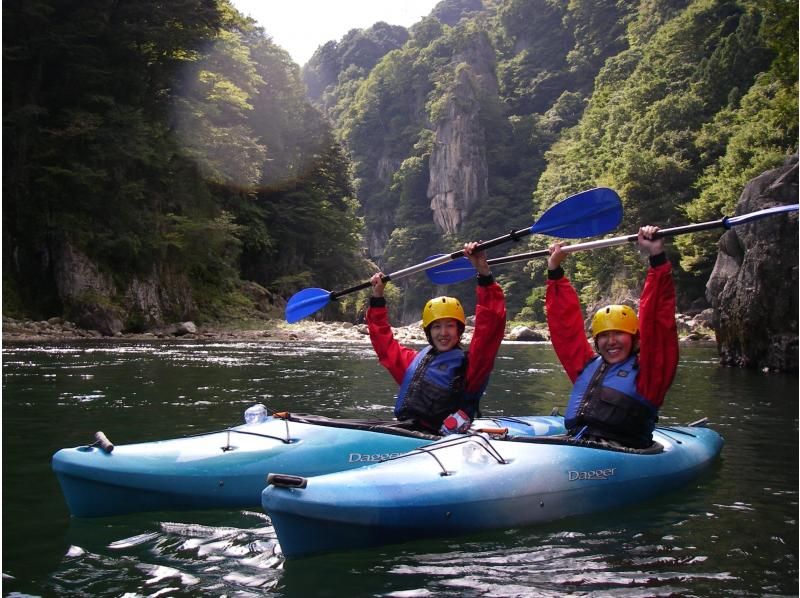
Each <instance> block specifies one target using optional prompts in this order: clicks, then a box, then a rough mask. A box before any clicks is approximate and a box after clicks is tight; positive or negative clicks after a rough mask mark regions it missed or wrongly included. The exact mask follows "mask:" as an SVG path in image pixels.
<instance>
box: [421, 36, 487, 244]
mask: <svg viewBox="0 0 800 598" xmlns="http://www.w3.org/2000/svg"><path fill="white" fill-rule="evenodd" d="M478 40H480V41H479V42H478V43H476V44H470V45H468V47H467V48H466V49H465V53H464V54H460V55H457V56H454V58H453V62H454V64H456V65H457V66H456V71H455V83H454V87H453V90H452V93H451V97H450V100H449V101H448V105H447V110H446V114H445V116H444V117H443V118H441V119H440V120H439V122H438V123H437V127H436V136H435V142H434V147H433V150H432V151H431V157H430V161H429V165H430V166H429V167H430V179H429V182H428V198H429V199H430V202H431V203H430V205H431V210H433V220H434V222H435V223H436V225H437V226H438V227H439V229H440V230H441V231H443V232H445V233H448V234H452V233H455V232H457V231H458V230H459V229H460V228H461V225H462V223H463V222H464V218H465V216H466V214H467V213H468V212H469V210H470V209H471V208H472V206H474V205H476V204H479V203H481V202H483V201H485V199H486V198H487V197H488V193H489V192H488V177H489V173H488V167H487V163H486V135H485V131H484V128H483V124H482V123H481V97H496V96H497V79H496V75H495V70H494V69H495V62H494V51H493V50H492V46H491V43H490V42H489V40H488V39H487V38H485V37H484V36H481V37H479V38H478Z"/></svg>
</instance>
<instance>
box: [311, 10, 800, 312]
mask: <svg viewBox="0 0 800 598" xmlns="http://www.w3.org/2000/svg"><path fill="white" fill-rule="evenodd" d="M436 12H441V13H446V14H447V15H448V17H447V19H446V20H442V19H437V18H435V13H436ZM459 14H460V15H463V18H459V17H458V16H455V15H459ZM410 33H411V38H410V40H409V41H408V42H406V43H405V44H404V45H403V46H402V47H400V48H397V49H395V50H392V51H390V52H387V53H386V54H385V56H383V58H382V59H381V60H380V61H379V62H377V64H376V65H375V66H374V67H373V68H372V69H371V70H367V69H365V68H363V67H360V66H359V67H356V66H354V65H355V64H356V62H357V59H354V60H353V61H352V62H350V63H348V61H347V60H346V59H345V57H354V56H355V57H357V56H359V52H360V51H361V49H362V48H370V49H371V48H373V47H375V44H374V43H373V44H372V45H365V42H364V40H365V39H374V38H376V37H377V38H379V39H383V40H385V39H386V38H385V31H384V30H383V29H379V28H373V29H371V30H364V31H360V32H357V31H353V32H351V33H350V34H349V35H348V36H347V37H346V38H344V39H342V40H341V41H340V42H339V43H338V44H329V45H327V46H325V47H324V48H321V49H320V51H318V52H317V53H316V54H315V55H314V57H312V59H311V61H310V62H309V64H307V65H305V67H304V70H303V75H304V78H305V80H306V81H310V80H314V81H328V82H331V83H330V84H329V85H328V86H327V87H325V88H324V89H320V88H319V87H317V88H312V94H311V96H312V99H313V100H314V101H315V103H316V104H317V105H318V106H320V108H321V109H322V110H324V111H325V112H326V114H327V115H328V116H329V117H330V118H331V120H332V122H333V123H334V124H335V127H336V133H337V135H338V137H339V138H340V139H341V140H342V142H343V143H344V145H345V146H346V147H347V148H348V150H349V151H350V154H351V158H352V160H353V165H354V169H355V173H356V182H357V195H358V198H359V201H360V203H361V206H362V209H363V214H364V216H365V226H366V233H367V237H366V238H367V244H368V247H369V250H370V254H371V255H372V256H374V257H375V259H377V260H378V261H379V263H380V264H381V266H383V267H384V268H385V269H388V270H391V269H394V268H397V267H401V266H402V265H403V264H408V263H414V262H415V261H419V260H421V259H424V257H425V256H427V255H430V254H432V253H437V252H441V251H442V250H443V249H447V250H451V249H453V248H455V247H457V246H458V245H459V243H460V242H462V241H464V240H469V239H477V238H489V237H494V236H497V235H500V234H502V233H504V232H507V231H508V230H510V229H512V228H520V227H522V226H525V225H526V224H529V223H530V222H531V219H532V218H533V217H534V216H535V215H537V214H539V213H541V212H542V211H543V210H544V209H545V208H547V207H549V206H550V205H552V204H553V203H555V201H556V200H559V199H562V198H563V197H565V196H566V195H569V194H571V193H574V192H577V191H580V190H582V189H586V188H589V187H594V186H597V185H605V186H609V187H612V188H614V189H616V190H617V191H618V192H619V193H620V195H621V196H622V198H623V202H624V205H625V214H626V216H625V221H624V224H623V227H622V228H624V230H622V229H621V232H625V233H627V232H635V230H636V229H637V228H638V226H639V225H640V224H643V223H648V222H652V223H656V224H659V225H661V226H669V225H677V224H683V223H687V222H693V221H698V220H704V219H716V218H719V217H721V216H723V215H725V214H730V213H732V210H733V208H734V205H735V202H736V200H737V198H738V197H739V194H740V193H741V191H742V188H743V186H744V183H745V182H746V181H747V180H748V179H749V178H751V177H753V176H755V175H756V174H758V173H760V172H762V171H764V170H767V169H769V168H773V167H775V166H777V165H780V164H781V163H782V162H783V161H784V159H785V158H786V156H787V155H789V154H791V153H792V152H794V151H796V148H797V4H796V3H795V2H783V1H764V2H749V1H741V0H740V1H713V0H694V1H688V0H684V1H681V0H661V1H641V2H618V1H615V0H572V1H570V2H566V1H565V2H552V1H548V0H506V1H502V2H497V1H495V2H493V1H488V0H487V1H484V2H483V3H481V2H478V1H475V0H471V1H467V0H446V1H444V2H441V3H440V4H439V5H438V6H437V10H436V11H434V15H432V16H431V17H429V18H427V19H424V20H423V21H421V22H420V23H418V24H417V25H415V26H413V27H412V28H411V30H410ZM384 46H385V47H390V46H391V44H389V43H384ZM337 52H338V54H337ZM333 57H336V59H334V58H333ZM373 60H374V56H371V57H370V61H373ZM331 65H339V66H338V67H337V70H336V72H335V73H332V72H330V70H329V69H330V68H331ZM453 130H455V132H453ZM442 147H444V148H445V151H447V152H449V156H450V157H452V155H454V154H455V155H456V159H455V160H453V159H452V158H451V160H450V163H449V164H448V163H447V160H446V159H444V160H443V159H442V155H443V153H444V152H443V151H442V149H441V148H442ZM453 162H455V164H454V163H453ZM448 169H449V171H448ZM458 169H460V170H461V171H462V172H467V173H470V172H473V173H478V176H477V178H478V180H477V184H475V182H474V181H470V180H469V179H467V180H459V179H458V177H454V176H452V171H453V170H458ZM482 178H485V181H483V180H481V179H482ZM441 188H446V189H449V195H447V196H446V197H445V199H444V200H442V199H441V197H440V196H439V190H440V189H441ZM431 209H432V210H433V218H432V217H431V212H430V210H431ZM442 214H443V215H442ZM454 220H455V221H456V222H457V225H456V226H448V223H451V222H452V221H454ZM717 237H718V235H716V236H714V234H713V233H711V234H706V235H703V236H700V235H692V236H687V237H682V238H679V239H678V240H677V241H676V243H675V244H674V245H672V244H671V245H670V249H669V252H670V258H671V259H672V260H673V262H674V263H675V265H676V266H677V268H676V272H677V278H678V284H679V292H680V302H681V306H682V308H684V309H688V308H689V306H690V305H691V304H692V303H694V304H695V305H702V304H703V303H704V299H703V293H704V286H705V281H706V280H707V279H708V275H709V273H710V271H711V268H712V266H713V264H714V258H715V255H716V249H717V246H716V238H717ZM549 242H551V240H550V239H547V238H539V239H533V240H532V241H531V244H532V245H534V246H535V247H536V248H542V247H545V246H546V245H547V244H548V243H549ZM384 247H385V249H384ZM636 259H637V258H636V257H635V255H634V254H633V252H631V251H630V250H626V249H619V250H604V251H602V252H593V253H592V254H583V255H579V256H576V257H575V258H574V259H571V260H570V261H569V266H568V271H569V273H570V275H571V276H572V277H573V278H574V279H576V280H578V281H579V282H580V283H582V285H583V286H582V288H583V295H584V297H583V298H584V300H585V301H587V302H588V303H590V304H591V303H593V302H596V301H602V300H607V299H609V298H613V299H617V300H621V299H624V298H629V297H631V296H635V295H636V294H637V286H638V284H640V283H641V276H642V275H643V270H644V269H643V268H641V267H633V266H634V263H635V262H636ZM497 273H498V274H500V276H499V278H500V281H501V283H502V284H503V286H504V288H505V289H506V292H507V295H508V298H509V305H510V308H511V312H512V314H518V315H519V316H520V317H523V318H530V319H533V320H538V321H541V320H542V319H543V305H542V294H543V287H544V285H543V282H544V266H543V263H542V262H541V261H540V262H538V263H532V264H530V265H529V268H528V270H527V271H526V270H525V269H523V268H522V267H520V266H519V265H516V266H508V267H503V270H502V273H501V272H500V270H499V268H498V272H497ZM401 284H402V285H403V286H404V287H405V289H406V292H405V299H406V300H405V301H404V302H403V304H404V305H405V306H406V309H404V310H403V315H404V317H405V319H407V320H408V319H413V318H414V316H415V314H414V310H415V309H416V306H418V305H419V304H420V303H421V301H423V300H424V298H425V297H426V296H427V295H429V294H430V293H432V292H435V290H434V289H433V288H432V287H430V286H426V285H425V283H424V280H422V281H421V280H417V279H414V280H409V281H403V282H402V283H401ZM458 288H459V289H462V288H463V290H459V291H458V292H460V293H462V294H464V295H469V294H471V292H470V291H469V288H468V285H466V286H464V287H458ZM453 292H456V291H453Z"/></svg>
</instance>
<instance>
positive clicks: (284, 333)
mask: <svg viewBox="0 0 800 598" xmlns="http://www.w3.org/2000/svg"><path fill="white" fill-rule="evenodd" d="M677 321H678V334H679V337H680V340H681V342H690V343H698V342H699V343H709V344H715V338H714V332H713V330H711V328H710V327H709V322H708V321H707V320H706V319H704V318H702V317H700V316H696V317H690V316H685V315H682V314H678V316H677ZM469 324H471V322H469V321H468V326H467V329H466V331H465V333H464V341H465V342H467V343H468V342H469V340H470V338H471V337H472V331H473V328H472V326H471V325H469ZM393 330H394V333H395V337H396V338H397V340H398V341H399V342H401V343H404V344H414V343H425V342H426V341H425V335H424V333H423V332H422V329H421V328H420V325H419V323H415V324H411V325H408V326H402V327H397V328H393ZM2 338H3V342H4V343H8V342H43V341H44V342H59V341H64V342H67V341H76V340H86V339H94V340H124V341H153V340H170V339H173V340H174V339H184V340H204V341H225V342H242V341H248V342H256V341H281V342H282V341H285V342H311V341H313V342H363V343H368V342H369V336H368V334H367V327H366V325H365V324H352V323H349V322H318V321H314V320H306V321H303V322H299V323H296V324H287V323H286V322H284V321H283V320H276V319H272V320H255V321H246V322H236V323H233V324H228V325H224V326H223V325H212V326H197V325H195V324H194V323H193V322H180V323H177V324H172V325H170V326H166V327H164V328H162V329H159V330H154V331H151V332H142V333H119V334H117V335H115V336H113V337H109V336H103V335H102V334H101V333H100V332H98V331H96V330H85V329H82V328H79V327H77V326H75V324H73V323H72V322H69V321H67V320H64V319H62V318H50V319H48V320H41V321H33V320H16V319H14V318H9V317H4V318H3V328H2ZM505 339H506V340H509V341H521V342H537V341H539V342H542V341H548V340H549V335H548V332H547V329H546V328H541V327H534V328H530V327H528V326H524V325H516V324H514V323H510V324H509V325H508V327H507V328H506V336H505Z"/></svg>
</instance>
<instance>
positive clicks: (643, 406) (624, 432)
mask: <svg viewBox="0 0 800 598" xmlns="http://www.w3.org/2000/svg"><path fill="white" fill-rule="evenodd" d="M657 231H658V227H657V226H643V227H642V228H640V229H639V235H638V244H639V248H640V250H641V251H643V252H644V253H647V254H648V255H649V261H650V267H649V269H648V272H647V278H646V280H645V283H644V288H643V289H642V295H641V298H640V301H639V315H638V317H637V315H636V313H635V312H634V311H633V310H632V309H631V308H630V307H628V306H626V305H607V306H605V307H603V308H600V309H599V310H598V311H597V313H595V315H594V317H593V318H592V337H593V338H594V350H593V349H592V346H591V345H590V344H589V341H588V340H587V339H586V334H585V332H584V327H583V326H584V324H583V315H582V314H581V309H580V303H579V301H578V295H577V293H576V292H575V289H574V288H573V287H572V285H571V284H570V282H569V280H568V279H567V278H566V277H565V276H564V270H563V269H562V268H561V263H562V262H563V260H564V259H565V258H566V256H567V254H566V253H564V252H563V251H562V250H561V243H554V244H552V245H551V246H550V248H549V253H550V257H549V258H548V260H547V278H548V280H547V292H546V295H545V309H546V311H547V325H548V327H549V329H550V337H551V341H552V343H553V348H554V349H555V352H556V355H557V356H558V359H559V361H561V365H562V366H564V369H565V370H566V373H567V376H569V379H570V381H572V382H573V388H572V392H571V394H570V399H569V403H568V404H567V412H566V414H565V422H564V423H565V426H566V428H567V432H568V434H569V435H570V436H572V437H574V438H582V439H588V440H599V441H605V442H607V443H608V442H609V441H610V443H618V444H621V445H623V446H627V447H633V448H646V447H648V446H650V445H651V444H652V442H653V437H652V432H653V429H654V428H655V424H656V421H657V420H658V410H659V408H660V407H661V405H662V403H663V402H664V396H665V395H666V393H667V390H668V389H669V387H670V385H671V384H672V380H673V378H674V377H675V370H676V368H677V365H678V331H677V326H676V324H675V287H674V284H673V281H672V265H671V264H670V262H669V261H668V260H667V258H666V256H665V255H664V241H663V239H653V235H654V234H655V233H656V232H657ZM595 350H596V352H595Z"/></svg>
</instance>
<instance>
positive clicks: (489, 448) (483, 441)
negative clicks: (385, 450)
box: [381, 432, 508, 476]
mask: <svg viewBox="0 0 800 598" xmlns="http://www.w3.org/2000/svg"><path fill="white" fill-rule="evenodd" d="M478 440H480V442H477V441H478ZM468 442H476V444H477V445H478V446H479V447H481V448H482V449H483V450H485V451H486V452H487V453H488V455H489V456H490V457H491V458H492V459H494V460H495V461H497V463H498V464H499V465H507V464H508V461H506V460H505V458H503V456H502V455H501V454H500V453H499V452H498V450H497V449H496V448H495V447H494V446H493V445H492V443H491V442H489V439H488V438H486V437H485V436H483V435H482V434H478V433H474V432H472V433H470V434H469V435H468V436H458V437H456V438H448V439H446V440H443V441H442V442H439V443H437V444H433V445H428V446H421V447H419V448H415V449H414V450H411V451H409V452H407V453H403V454H402V455H397V456H395V457H389V458H388V459H382V460H381V462H382V463H383V462H387V461H395V460H397V459H405V458H408V457H411V456H414V455H417V454H420V453H423V454H426V455H428V456H430V457H432V458H433V460H434V461H436V463H437V464H438V465H439V467H440V468H441V470H442V473H441V474H440V475H442V476H449V475H451V472H449V471H447V468H446V467H445V466H444V465H443V464H442V462H441V461H440V460H439V457H437V456H436V455H435V454H434V453H435V452H436V451H439V450H443V449H446V448H450V447H453V446H458V445H459V444H466V443H468Z"/></svg>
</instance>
